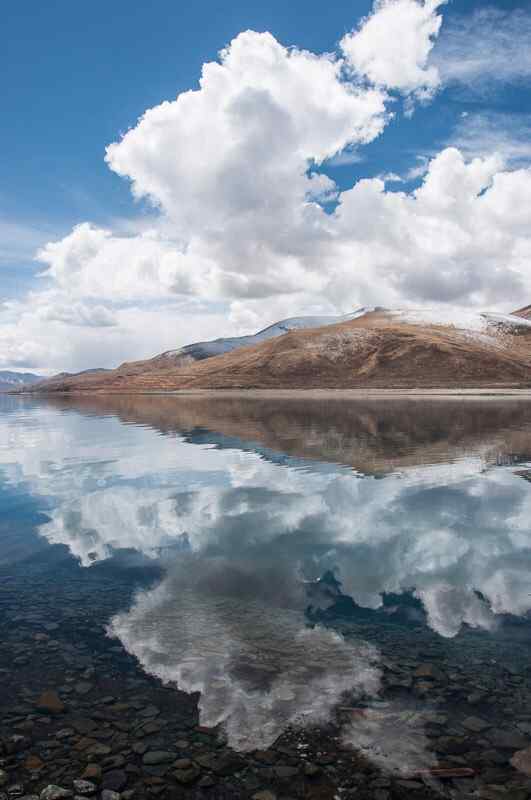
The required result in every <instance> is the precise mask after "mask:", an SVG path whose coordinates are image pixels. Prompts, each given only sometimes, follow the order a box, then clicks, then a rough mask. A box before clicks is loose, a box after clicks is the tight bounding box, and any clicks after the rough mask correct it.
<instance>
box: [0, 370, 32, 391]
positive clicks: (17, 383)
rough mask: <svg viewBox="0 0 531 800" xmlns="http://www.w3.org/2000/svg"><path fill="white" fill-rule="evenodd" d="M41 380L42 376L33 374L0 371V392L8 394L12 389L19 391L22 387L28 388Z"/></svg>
mask: <svg viewBox="0 0 531 800" xmlns="http://www.w3.org/2000/svg"><path fill="white" fill-rule="evenodd" d="M41 380H42V376H41V375H35V374H34V373H33V372H11V371H10V370H7V369H5V370H0V392H10V391H13V389H20V388H21V387H22V386H29V385H31V384H33V383H37V381H41Z"/></svg>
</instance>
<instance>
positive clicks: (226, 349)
mask: <svg viewBox="0 0 531 800" xmlns="http://www.w3.org/2000/svg"><path fill="white" fill-rule="evenodd" d="M370 311H374V309H373V308H368V307H365V306H362V307H360V308H357V309H356V310H355V311H352V312H351V313H350V314H343V315H341V316H337V317H336V316H307V317H289V318H288V319H283V320H280V322H274V323H273V324H272V325H268V326H267V327H266V328H263V329H262V330H260V331H258V332H257V333H254V334H247V335H245V336H228V337H225V338H223V337H221V338H219V339H212V340H211V341H205V342H194V343H193V344H187V345H185V346H184V347H180V348H179V349H177V350H167V351H166V352H165V353H162V354H161V356H160V357H162V358H172V359H173V358H175V357H179V356H190V357H191V358H193V359H194V360H196V361H201V360H202V359H204V358H211V357H212V356H218V355H222V354H223V353H230V352H231V351H232V350H236V349H238V348H240V347H248V346H249V345H253V344H258V343H259V342H264V341H266V340H267V339H273V338H275V337H276V336H282V334H284V333H288V332H289V331H295V330H303V329H305V328H323V327H326V326H328V325H337V324H338V323H340V322H348V321H349V320H353V319H357V318H358V317H362V316H364V314H368V313H369V312H370Z"/></svg>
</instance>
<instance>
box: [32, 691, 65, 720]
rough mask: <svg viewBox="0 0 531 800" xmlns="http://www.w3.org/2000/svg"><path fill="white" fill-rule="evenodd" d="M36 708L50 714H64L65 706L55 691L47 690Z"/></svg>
mask: <svg viewBox="0 0 531 800" xmlns="http://www.w3.org/2000/svg"><path fill="white" fill-rule="evenodd" d="M35 708H36V709H37V711H45V712H46V713H48V714H62V713H63V712H64V710H65V704H64V703H63V701H62V700H61V698H60V697H59V695H58V694H57V692H56V691H55V690H54V689H47V690H46V691H45V692H43V693H42V694H41V696H40V697H39V699H38V700H37V702H36V704H35Z"/></svg>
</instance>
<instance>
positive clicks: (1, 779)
mask: <svg viewBox="0 0 531 800" xmlns="http://www.w3.org/2000/svg"><path fill="white" fill-rule="evenodd" d="M8 782H9V775H8V774H7V772H4V770H3V769H0V786H5V785H6V783H8Z"/></svg>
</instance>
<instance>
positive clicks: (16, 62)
mask: <svg viewBox="0 0 531 800" xmlns="http://www.w3.org/2000/svg"><path fill="white" fill-rule="evenodd" d="M188 5H189V4H176V3H172V2H169V0H159V2H158V3H157V4H156V6H155V7H153V6H152V5H150V4H144V3H139V2H136V0H133V2H131V1H130V2H128V3H127V4H126V3H125V2H124V0H116V2H114V3H112V4H111V5H110V7H109V4H108V3H105V4H104V3H103V2H101V1H100V0H95V2H94V3H92V4H91V6H90V10H88V9H84V8H81V7H80V6H79V4H72V3H67V2H66V0H59V1H57V0H56V1H55V2H53V0H52V2H50V3H47V4H45V5H43V4H37V3H35V2H33V3H29V2H21V3H19V4H17V5H16V6H15V4H11V5H10V7H9V8H8V9H7V10H6V11H5V12H4V25H3V29H2V34H1V36H2V46H1V47H0V93H1V97H2V111H3V116H4V124H3V125H2V126H1V129H0V145H1V148H2V154H3V158H2V159H1V161H0V369H18V370H32V371H35V372H39V373H42V374H50V373H55V372H58V371H62V370H68V371H77V370H82V369H87V368H90V367H97V366H100V367H112V366H116V365H117V364H119V363H122V362H123V361H125V360H134V359H138V358H144V357H149V356H151V355H155V354H156V353H158V352H161V351H163V350H167V349H174V348H177V347H179V346H181V345H184V344H187V343H190V342H192V341H198V340H201V339H209V338H213V337H216V336H222V335H238V334H243V333H251V332H255V331H257V330H259V329H260V328H263V327H265V326H266V325H268V324H270V323H272V322H275V321H277V320H279V319H282V318H285V317H289V316H300V315H303V314H338V313H346V312H349V311H351V310H352V309H354V308H357V307H359V306H361V305H369V306H370V305H383V306H389V307H411V306H412V307H419V306H422V307H424V306H444V307H446V308H448V307H451V308H456V309H461V308H472V309H474V308H477V309H494V310H500V311H510V310H512V309H514V308H516V307H518V306H522V305H526V304H528V303H530V302H531V269H530V263H531V225H530V223H531V170H530V165H531V135H530V134H531V50H530V48H529V41H530V40H531V4H530V3H529V1H528V0H526V1H524V0H522V2H508V1H507V0H497V2H492V3H488V2H487V3H486V2H477V1H476V0H449V2H444V0H442V1H441V0H379V2H376V3H374V4H372V3H370V2H365V0H363V1H362V0H351V2H350V3H346V2H331V3H329V4H328V5H327V8H326V10H324V9H323V7H322V5H321V4H319V5H318V4H317V3H313V2H307V1H306V2H304V3H302V2H300V0H294V2H291V3H289V4H287V3H284V2H283V3H280V2H278V0H272V1H271V2H269V3H268V4H263V3H255V2H252V0H251V1H250V2H249V0H248V2H246V3H243V2H242V3H240V2H232V3H230V4H229V6H227V4H224V5H223V6H222V5H221V4H218V3H214V2H211V0H206V2H204V3H202V4H201V5H200V6H193V7H188Z"/></svg>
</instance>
